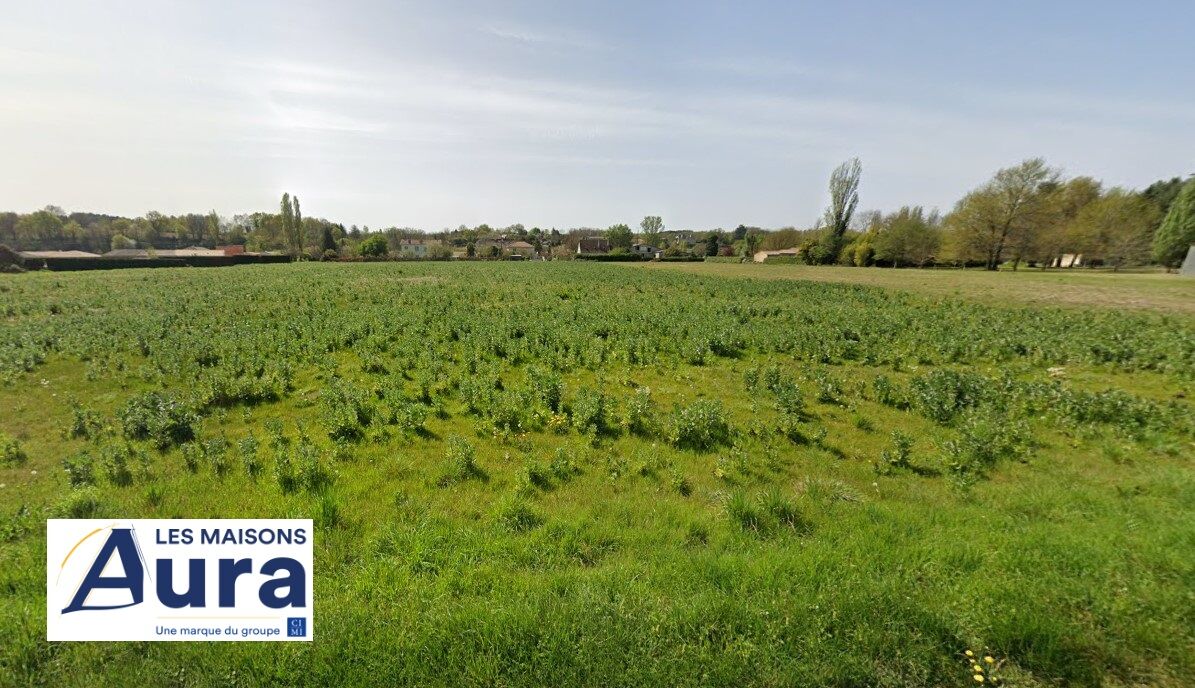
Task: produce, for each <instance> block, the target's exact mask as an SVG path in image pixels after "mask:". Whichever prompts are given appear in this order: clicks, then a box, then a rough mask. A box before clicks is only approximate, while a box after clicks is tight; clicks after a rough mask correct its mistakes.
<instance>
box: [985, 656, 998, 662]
mask: <svg viewBox="0 0 1195 688" xmlns="http://www.w3.org/2000/svg"><path fill="white" fill-rule="evenodd" d="M983 661H985V662H987V663H988V664H995V663H996V660H995V659H993V658H992V656H991V655H986V656H985V657H984V658H983Z"/></svg>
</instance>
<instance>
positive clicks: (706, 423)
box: [668, 399, 730, 451]
mask: <svg viewBox="0 0 1195 688" xmlns="http://www.w3.org/2000/svg"><path fill="white" fill-rule="evenodd" d="M668 441H669V442H671V443H672V444H673V445H675V446H677V447H679V448H681V449H694V450H697V451H709V450H711V449H714V448H716V447H720V446H723V445H726V444H729V443H730V420H729V418H728V417H727V415H726V411H725V410H724V409H723V408H722V402H721V401H715V400H712V399H699V400H697V401H695V402H693V403H692V404H689V405H687V406H681V405H679V404H678V405H677V406H675V407H674V408H673V411H672V422H671V425H670V427H669V429H668Z"/></svg>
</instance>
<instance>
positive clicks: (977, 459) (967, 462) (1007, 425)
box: [944, 410, 1033, 482]
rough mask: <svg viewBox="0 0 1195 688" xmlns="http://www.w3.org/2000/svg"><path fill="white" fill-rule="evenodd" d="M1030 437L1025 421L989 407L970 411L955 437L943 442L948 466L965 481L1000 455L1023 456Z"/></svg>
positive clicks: (1030, 439) (986, 468)
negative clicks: (1007, 416) (983, 409)
mask: <svg viewBox="0 0 1195 688" xmlns="http://www.w3.org/2000/svg"><path fill="white" fill-rule="evenodd" d="M1032 444H1033V438H1032V435H1031V433H1030V431H1029V426H1028V424H1027V423H1025V421H1023V420H1020V421H1014V420H1010V419H1008V418H1006V417H1004V416H1001V415H999V414H997V413H994V412H992V411H990V410H989V411H972V412H969V413H968V414H967V415H966V416H965V417H964V418H963V420H962V422H961V423H960V425H959V435H958V437H957V438H956V439H953V440H949V441H947V442H946V443H945V445H944V448H945V450H946V457H947V461H948V466H949V468H950V470H951V471H952V472H953V473H954V474H955V476H956V477H957V478H961V479H962V480H963V481H964V482H966V481H968V480H970V479H973V478H975V477H980V476H983V475H985V474H986V473H987V472H988V471H989V470H990V469H991V468H992V467H994V466H995V465H996V462H997V461H999V460H1001V459H1016V458H1023V457H1025V456H1027V455H1028V454H1029V451H1030V450H1031V449H1032Z"/></svg>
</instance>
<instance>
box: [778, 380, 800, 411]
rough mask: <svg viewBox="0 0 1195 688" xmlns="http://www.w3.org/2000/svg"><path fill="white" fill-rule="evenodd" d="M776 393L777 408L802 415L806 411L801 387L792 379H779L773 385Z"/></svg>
mask: <svg viewBox="0 0 1195 688" xmlns="http://www.w3.org/2000/svg"><path fill="white" fill-rule="evenodd" d="M772 393H773V394H775V395H776V410H777V411H779V412H781V413H785V414H790V415H793V416H801V415H802V414H803V413H804V412H805V398H804V397H803V396H801V388H800V387H798V386H797V384H796V383H795V382H793V381H792V380H781V381H778V382H777V383H776V384H775V385H774V386H773V387H772Z"/></svg>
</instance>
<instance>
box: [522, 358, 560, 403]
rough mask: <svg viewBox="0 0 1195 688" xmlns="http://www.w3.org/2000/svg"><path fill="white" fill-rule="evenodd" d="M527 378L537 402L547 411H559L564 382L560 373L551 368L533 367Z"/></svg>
mask: <svg viewBox="0 0 1195 688" xmlns="http://www.w3.org/2000/svg"><path fill="white" fill-rule="evenodd" d="M528 379H529V380H530V382H531V388H532V389H533V390H534V392H535V396H536V398H537V399H538V401H539V403H540V404H541V405H543V407H544V408H546V409H547V410H548V411H551V412H552V413H559V412H560V405H561V403H563V401H564V382H563V380H561V378H560V375H559V374H558V373H556V372H555V371H552V370H547V369H544V368H533V369H532V370H531V371H530V372H529V373H528Z"/></svg>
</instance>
